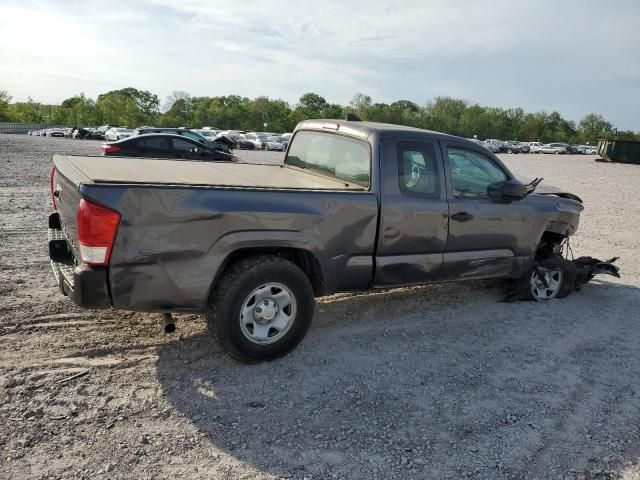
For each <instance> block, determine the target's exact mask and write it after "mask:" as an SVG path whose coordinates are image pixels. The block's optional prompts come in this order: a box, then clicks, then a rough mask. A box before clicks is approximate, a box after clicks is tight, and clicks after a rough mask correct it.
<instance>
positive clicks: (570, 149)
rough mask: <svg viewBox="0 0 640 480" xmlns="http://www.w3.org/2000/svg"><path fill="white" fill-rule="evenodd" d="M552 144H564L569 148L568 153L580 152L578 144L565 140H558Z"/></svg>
mask: <svg viewBox="0 0 640 480" xmlns="http://www.w3.org/2000/svg"><path fill="white" fill-rule="evenodd" d="M551 145H562V146H563V147H564V148H565V149H566V150H567V153H580V152H578V146H577V145H570V144H568V143H564V142H556V143H552V144H551Z"/></svg>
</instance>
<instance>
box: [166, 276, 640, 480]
mask: <svg viewBox="0 0 640 480" xmlns="http://www.w3.org/2000/svg"><path fill="white" fill-rule="evenodd" d="M499 295H500V293H499V292H497V291H496V290H495V289H493V290H492V289H489V290H487V289H478V288H476V287H475V286H474V285H467V286H465V287H463V288H460V286H451V285H443V286H434V287H421V288H410V289H401V290H394V291H384V292H378V293H374V294H371V295H356V296H336V297H330V298H327V299H322V300H321V301H320V302H319V303H318V307H317V313H316V318H315V321H314V326H313V327H312V329H311V331H310V332H309V335H308V337H307V338H306V339H305V341H304V342H303V343H302V344H301V345H300V347H299V348H298V349H297V350H296V351H294V352H293V353H291V354H290V355H288V356H287V357H285V358H283V359H281V360H278V361H275V362H270V363H264V364H260V365H253V366H247V365H242V364H239V363H237V362H234V361H233V360H231V359H229V358H228V357H227V356H226V355H225V354H224V353H223V352H222V351H221V350H220V349H219V348H218V347H217V345H216V344H215V343H214V341H213V340H212V339H211V338H210V337H209V336H208V335H207V334H198V335H195V336H192V337H189V338H186V339H183V340H182V341H178V342H174V343H170V344H166V345H163V346H161V347H159V363H158V375H159V380H160V383H161V385H162V388H163V389H164V393H165V395H166V398H167V399H168V400H169V401H170V402H171V403H172V405H173V407H174V408H175V409H176V410H177V411H178V412H179V413H180V414H182V415H184V416H186V417H187V418H189V419H191V421H192V422H193V423H194V425H195V426H196V428H197V429H198V430H199V431H200V432H202V434H203V435H205V436H206V438H207V439H208V441H209V442H210V443H211V445H212V446H213V447H215V448H216V449H218V450H220V451H222V452H225V453H227V454H229V455H231V456H233V457H234V458H236V459H238V460H239V461H242V462H246V463H248V464H250V465H252V466H253V467H255V468H256V469H257V470H259V471H261V472H265V473H268V474H273V475H284V476H292V477H293V478H298V477H299V478H303V477H305V476H306V477H309V478H331V476H332V475H337V478H372V477H373V476H381V478H386V477H389V476H391V475H395V476H398V477H399V478H405V477H406V476H417V477H425V476H427V477H430V478H440V477H444V476H447V475H450V476H452V477H453V478H460V477H462V476H467V475H471V476H473V477H475V478H509V477H511V478H523V477H524V476H525V475H529V476H540V477H541V478H548V477H553V478H558V477H560V478H564V475H569V474H570V473H569V472H570V470H571V469H574V473H571V475H575V476H577V475H578V474H579V473H580V472H589V471H592V470H593V469H594V468H595V469H599V470H601V471H602V472H605V471H608V469H616V470H621V469H622V468H623V466H624V465H625V462H627V463H628V462H633V461H635V460H636V459H637V456H638V454H640V442H638V435H639V431H638V424H637V422H635V421H631V419H634V418H635V419H637V418H638V414H640V395H638V392H637V388H638V385H640V370H638V368H637V358H638V355H639V354H640V341H639V340H640V333H638V331H637V330H638V329H637V318H635V319H634V318H633V316H632V315H631V312H633V311H635V312H637V311H639V307H640V289H638V288H637V287H634V286H630V285H622V284H615V283H607V282H596V283H594V284H590V285H587V286H586V287H585V288H584V290H583V291H582V292H579V293H576V294H574V295H572V296H570V297H569V298H567V299H564V300H557V301H553V302H548V303H545V304H537V303H531V302H519V303H510V304H505V303H500V302H497V301H496V300H498V299H499ZM628 468H629V467H628ZM636 468H637V466H636ZM603 475H604V474H603ZM569 478H574V477H572V476H570V477H569ZM588 478H591V477H588ZM594 478H595V477H594ZM598 478H599V477H598ZM602 478H609V477H602ZM612 478H615V477H612Z"/></svg>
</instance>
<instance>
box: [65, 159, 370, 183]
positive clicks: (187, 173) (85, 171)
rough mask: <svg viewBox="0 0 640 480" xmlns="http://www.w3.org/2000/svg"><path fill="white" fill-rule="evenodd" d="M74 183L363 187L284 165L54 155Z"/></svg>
mask: <svg viewBox="0 0 640 480" xmlns="http://www.w3.org/2000/svg"><path fill="white" fill-rule="evenodd" d="M53 162H54V164H55V165H56V167H57V168H58V170H59V171H60V172H61V173H62V174H63V175H67V176H70V177H71V178H72V179H73V180H74V181H75V182H76V183H78V184H81V183H103V184H104V183H118V184H165V185H193V186H220V187H244V188H276V189H296V190H297V189H302V190H364V188H363V187H361V186H360V185H356V184H347V183H345V182H343V181H340V180H334V179H332V178H328V177H324V176H321V175H316V174H313V173H309V172H305V171H304V170H302V169H299V168H295V167H290V166H284V165H258V164H252V163H233V162H198V161H189V160H166V159H155V158H134V157H111V156H109V157H103V156H95V157H83V156H67V155H54V157H53Z"/></svg>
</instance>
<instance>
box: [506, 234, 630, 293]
mask: <svg viewBox="0 0 640 480" xmlns="http://www.w3.org/2000/svg"><path fill="white" fill-rule="evenodd" d="M549 247H550V246H549V245H544V244H542V245H541V248H540V249H539V250H538V254H537V255H536V259H535V261H534V263H533V265H532V268H531V270H530V272H529V273H528V274H527V275H524V276H523V277H521V278H519V279H517V280H515V281H512V282H510V284H509V285H508V288H507V295H506V297H505V299H504V301H506V302H513V301H517V300H535V301H546V300H551V299H553V298H564V297H566V296H568V295H570V294H571V293H572V292H576V291H579V290H581V289H582V285H584V284H586V283H588V282H590V281H591V280H592V279H593V278H594V277H595V276H596V275H611V276H613V277H616V278H620V268H619V267H618V266H617V265H615V262H616V261H617V260H618V258H619V257H612V258H610V259H608V260H599V259H597V258H593V257H578V258H575V259H572V260H569V259H568V258H566V257H565V255H563V253H569V252H571V249H570V247H569V243H568V240H565V242H563V244H562V245H554V246H552V248H551V249H550V248H549Z"/></svg>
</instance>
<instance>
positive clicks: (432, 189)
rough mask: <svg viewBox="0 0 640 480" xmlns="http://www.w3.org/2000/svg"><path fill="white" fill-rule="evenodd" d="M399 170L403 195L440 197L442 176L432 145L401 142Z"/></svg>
mask: <svg viewBox="0 0 640 480" xmlns="http://www.w3.org/2000/svg"><path fill="white" fill-rule="evenodd" d="M398 170H399V171H398V179H399V184H400V185H399V186H400V190H401V191H402V192H403V193H405V194H408V195H418V196H423V197H429V198H438V197H440V175H439V170H438V163H437V157H436V150H435V147H434V145H433V144H432V143H428V142H399V143H398Z"/></svg>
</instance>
